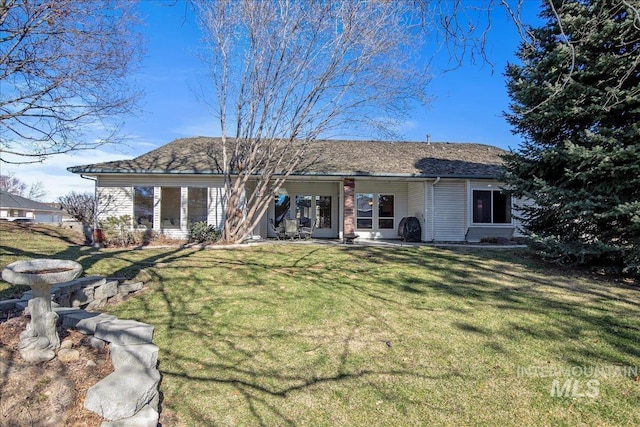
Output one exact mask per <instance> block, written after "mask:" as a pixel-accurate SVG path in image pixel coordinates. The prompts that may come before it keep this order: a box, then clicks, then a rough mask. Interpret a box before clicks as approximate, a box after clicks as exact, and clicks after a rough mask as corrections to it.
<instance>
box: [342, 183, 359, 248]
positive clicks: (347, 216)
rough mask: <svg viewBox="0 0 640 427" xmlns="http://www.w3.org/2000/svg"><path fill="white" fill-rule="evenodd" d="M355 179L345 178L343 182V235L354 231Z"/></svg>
mask: <svg viewBox="0 0 640 427" xmlns="http://www.w3.org/2000/svg"><path fill="white" fill-rule="evenodd" d="M355 189H356V181H355V179H353V178H345V179H344V182H343V194H344V215H343V223H342V224H343V226H342V233H343V236H344V235H348V234H353V233H355V231H356V226H355V225H356V211H355V205H356V193H355Z"/></svg>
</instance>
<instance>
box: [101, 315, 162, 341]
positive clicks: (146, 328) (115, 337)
mask: <svg viewBox="0 0 640 427" xmlns="http://www.w3.org/2000/svg"><path fill="white" fill-rule="evenodd" d="M94 335H95V337H96V338H100V339H101V340H104V341H107V342H110V343H114V344H120V345H129V344H149V343H151V341H152V339H153V326H151V325H148V324H146V323H142V322H138V321H136V320H120V319H117V320H112V321H109V322H100V323H98V325H97V327H96V332H95V334H94Z"/></svg>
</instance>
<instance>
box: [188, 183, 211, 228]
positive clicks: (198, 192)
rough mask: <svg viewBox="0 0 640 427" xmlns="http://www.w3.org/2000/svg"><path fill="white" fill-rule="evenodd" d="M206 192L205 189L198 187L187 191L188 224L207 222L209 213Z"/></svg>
mask: <svg viewBox="0 0 640 427" xmlns="http://www.w3.org/2000/svg"><path fill="white" fill-rule="evenodd" d="M207 191H208V190H207V189H206V188H199V187H189V188H188V189H187V199H188V201H187V218H188V222H189V224H193V223H196V222H207V217H208V211H209V209H208V203H209V201H208V197H207Z"/></svg>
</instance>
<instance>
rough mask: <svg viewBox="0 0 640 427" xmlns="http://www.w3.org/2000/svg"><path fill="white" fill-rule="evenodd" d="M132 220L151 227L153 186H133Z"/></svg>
mask: <svg viewBox="0 0 640 427" xmlns="http://www.w3.org/2000/svg"><path fill="white" fill-rule="evenodd" d="M133 222H134V224H133V225H134V226H135V227H138V226H143V227H147V228H153V187H133Z"/></svg>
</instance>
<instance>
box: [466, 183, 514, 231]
mask: <svg viewBox="0 0 640 427" xmlns="http://www.w3.org/2000/svg"><path fill="white" fill-rule="evenodd" d="M473 222H474V224H511V197H510V196H509V195H508V194H505V193H503V192H502V191H500V190H473Z"/></svg>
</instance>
